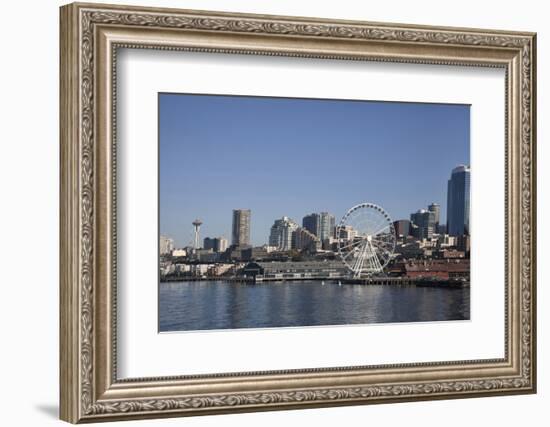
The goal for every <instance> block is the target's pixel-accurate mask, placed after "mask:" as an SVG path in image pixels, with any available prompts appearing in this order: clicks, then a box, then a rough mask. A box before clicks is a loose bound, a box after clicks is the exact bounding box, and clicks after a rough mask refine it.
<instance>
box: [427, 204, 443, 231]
mask: <svg viewBox="0 0 550 427" xmlns="http://www.w3.org/2000/svg"><path fill="white" fill-rule="evenodd" d="M428 210H429V211H430V212H433V213H434V219H435V226H434V233H438V232H439V216H440V213H441V206H439V204H438V203H432V204H430V205H428Z"/></svg>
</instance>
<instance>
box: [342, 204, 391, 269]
mask: <svg viewBox="0 0 550 427" xmlns="http://www.w3.org/2000/svg"><path fill="white" fill-rule="evenodd" d="M336 239H337V242H338V254H339V255H340V258H341V259H342V261H343V262H344V264H345V265H346V266H347V267H348V268H349V269H350V271H351V272H352V274H353V277H354V278H361V277H365V276H370V275H372V274H376V273H380V272H382V271H383V269H384V267H385V266H386V265H388V263H389V262H390V259H391V258H392V255H393V251H394V249H395V230H394V227H393V223H392V220H391V218H390V216H389V215H388V214H387V213H386V211H384V209H382V208H381V207H380V206H377V205H375V204H373V203H361V204H359V205H357V206H354V207H353V208H351V209H350V210H349V211H348V212H346V214H345V215H344V216H343V218H342V220H341V221H340V223H339V224H338V226H337V227H336Z"/></svg>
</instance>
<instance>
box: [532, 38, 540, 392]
mask: <svg viewBox="0 0 550 427" xmlns="http://www.w3.org/2000/svg"><path fill="white" fill-rule="evenodd" d="M530 45H531V76H530V78H531V105H530V107H531V109H530V114H531V200H530V209H531V230H532V233H531V248H530V249H531V254H530V256H531V389H532V392H533V393H535V394H536V393H537V385H538V377H537V366H538V365H537V272H538V270H537V33H534V34H532V36H531V42H530Z"/></svg>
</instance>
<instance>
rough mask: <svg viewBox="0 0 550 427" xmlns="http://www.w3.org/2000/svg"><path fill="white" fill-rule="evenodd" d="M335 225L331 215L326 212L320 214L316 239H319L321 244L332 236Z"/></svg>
mask: <svg viewBox="0 0 550 427" xmlns="http://www.w3.org/2000/svg"><path fill="white" fill-rule="evenodd" d="M335 223H336V220H335V218H334V215H331V214H329V213H328V212H321V213H320V214H319V234H318V235H317V237H319V240H321V242H323V241H325V240H326V239H328V238H330V237H332V236H334V231H333V230H334V226H335Z"/></svg>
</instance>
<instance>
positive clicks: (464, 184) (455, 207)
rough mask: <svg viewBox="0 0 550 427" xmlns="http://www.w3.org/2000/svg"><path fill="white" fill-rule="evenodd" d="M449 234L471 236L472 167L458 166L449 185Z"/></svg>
mask: <svg viewBox="0 0 550 427" xmlns="http://www.w3.org/2000/svg"><path fill="white" fill-rule="evenodd" d="M447 233H448V234H450V235H451V236H461V235H463V234H470V167H469V166H465V165H460V166H457V167H456V168H454V169H453V171H452V173H451V178H450V179H449V181H448V183H447Z"/></svg>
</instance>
